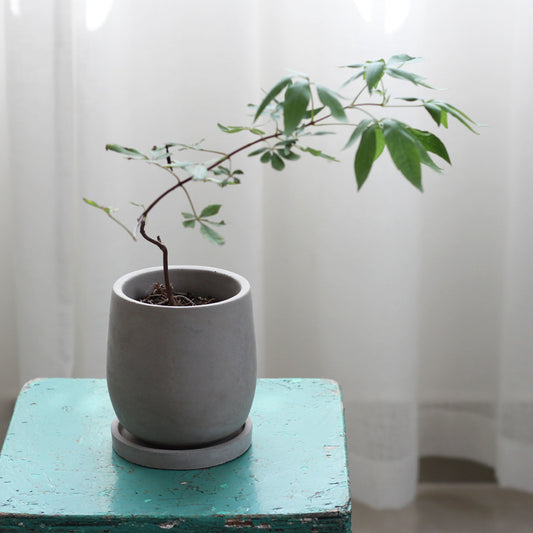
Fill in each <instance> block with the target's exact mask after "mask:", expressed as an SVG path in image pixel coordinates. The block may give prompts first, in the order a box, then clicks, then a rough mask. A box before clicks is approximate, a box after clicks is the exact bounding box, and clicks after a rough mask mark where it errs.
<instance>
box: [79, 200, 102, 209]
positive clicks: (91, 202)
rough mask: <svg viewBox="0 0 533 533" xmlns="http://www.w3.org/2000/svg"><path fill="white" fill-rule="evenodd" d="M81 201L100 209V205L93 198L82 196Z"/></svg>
mask: <svg viewBox="0 0 533 533" xmlns="http://www.w3.org/2000/svg"><path fill="white" fill-rule="evenodd" d="M83 201H84V202H85V203H86V204H89V205H92V206H93V207H98V208H99V209H101V206H100V205H99V204H97V203H96V202H95V201H94V200H89V199H87V198H83Z"/></svg>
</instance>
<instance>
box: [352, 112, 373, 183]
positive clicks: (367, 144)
mask: <svg viewBox="0 0 533 533" xmlns="http://www.w3.org/2000/svg"><path fill="white" fill-rule="evenodd" d="M375 155H376V124H375V123H374V124H372V125H371V126H369V127H368V128H367V129H366V130H365V131H364V133H363V136H362V137H361V142H360V143H359V148H357V152H356V154H355V161H354V168H355V179H356V181H357V188H358V189H360V188H361V187H362V186H363V184H364V182H365V181H366V178H367V177H368V175H369V174H370V169H371V168H372V164H373V163H374V160H375Z"/></svg>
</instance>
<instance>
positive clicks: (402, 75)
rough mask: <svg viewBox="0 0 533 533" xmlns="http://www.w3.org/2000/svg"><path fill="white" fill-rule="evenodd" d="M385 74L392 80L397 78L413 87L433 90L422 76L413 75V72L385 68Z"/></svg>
mask: <svg viewBox="0 0 533 533" xmlns="http://www.w3.org/2000/svg"><path fill="white" fill-rule="evenodd" d="M386 73H387V74H388V75H389V76H391V77H392V78H397V79H399V80H405V81H410V82H411V83H414V84H415V85H420V86H421V87H426V88H427V89H435V87H432V86H431V85H428V84H427V83H426V82H425V81H424V79H425V78H423V77H422V76H419V75H418V74H415V73H414V72H409V71H407V70H401V69H398V68H392V67H387V70H386Z"/></svg>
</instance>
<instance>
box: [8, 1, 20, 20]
mask: <svg viewBox="0 0 533 533" xmlns="http://www.w3.org/2000/svg"><path fill="white" fill-rule="evenodd" d="M9 8H10V9H11V13H12V14H13V15H15V17H18V16H19V15H20V0H9Z"/></svg>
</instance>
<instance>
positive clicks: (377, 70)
mask: <svg viewBox="0 0 533 533" xmlns="http://www.w3.org/2000/svg"><path fill="white" fill-rule="evenodd" d="M384 72H385V61H384V60H383V59H379V60H378V61H371V62H369V63H367V64H366V65H365V80H366V86H367V87H368V92H369V93H371V92H372V91H373V90H374V89H375V88H376V87H377V85H378V83H379V82H380V80H381V78H382V77H383V74H384Z"/></svg>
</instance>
